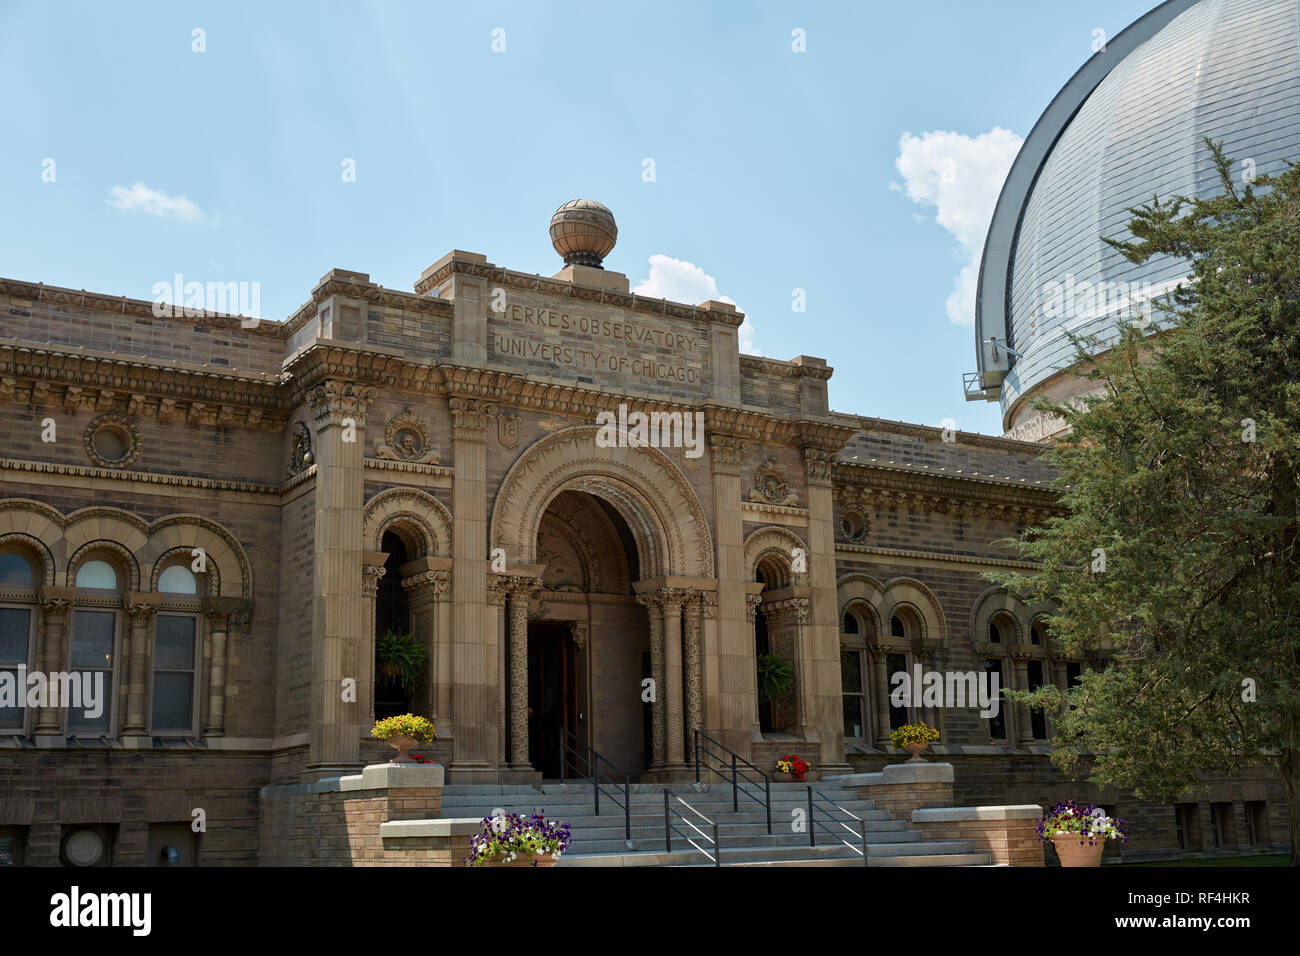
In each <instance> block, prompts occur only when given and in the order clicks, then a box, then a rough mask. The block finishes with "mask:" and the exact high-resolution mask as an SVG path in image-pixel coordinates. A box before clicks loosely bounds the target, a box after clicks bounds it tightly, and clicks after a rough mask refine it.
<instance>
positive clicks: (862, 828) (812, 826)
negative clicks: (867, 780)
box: [808, 784, 868, 866]
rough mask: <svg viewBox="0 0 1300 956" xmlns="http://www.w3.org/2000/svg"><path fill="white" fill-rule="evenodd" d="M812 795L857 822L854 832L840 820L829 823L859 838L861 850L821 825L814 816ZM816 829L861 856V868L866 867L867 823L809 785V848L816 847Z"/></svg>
mask: <svg viewBox="0 0 1300 956" xmlns="http://www.w3.org/2000/svg"><path fill="white" fill-rule="evenodd" d="M814 794H816V796H817V797H820V798H821V799H822V800H823V801H824V802H825V803H829V804H830V805H831V806H832V807H834V808H835V809H836V810H839V811H840V812H841V813H845V814H848V815H849V816H850V817H852V818H853V819H854V820H856V821H857V822H858V826H857V829H856V830H855V829H854V828H853V827H851V826H849V825H848V824H847V823H845V822H844V821H842V820H840V821H836V820H831V821H830V822H831V823H838V824H839V825H840V826H841V827H843V828H844V829H845V830H848V831H849V832H850V833H852V834H853V835H854V836H858V837H860V838H861V841H862V849H860V850H859V849H858V848H857V847H856V846H854V845H853V844H852V843H850V842H849V841H848V840H846V839H844V837H843V836H840V834H839V833H838V832H836V831H835V830H834V829H833V828H832V827H830V826H827V825H826V824H825V823H822V822H821V821H820V820H818V819H817V815H816V814H817V806H816V803H815V802H814V796H813V795H814ZM828 819H829V814H828ZM818 827H821V828H822V829H823V830H825V831H826V832H827V833H829V834H830V835H831V836H833V837H836V838H838V839H839V841H840V842H841V843H843V844H844V845H845V846H846V847H848V848H849V849H850V850H852V851H853V852H854V853H858V854H861V856H862V865H863V866H867V865H868V864H867V856H868V854H867V821H865V820H863V819H862V818H861V817H860V816H858V815H857V814H856V813H854V812H853V811H852V810H846V809H845V808H844V807H842V806H840V805H839V804H838V803H836V802H835V801H834V800H832V799H831V798H830V797H828V796H826V794H824V793H822V792H821V791H820V790H818V789H817V788H816V787H814V786H813V785H812V784H809V785H808V845H809V846H816V845H817V828H818Z"/></svg>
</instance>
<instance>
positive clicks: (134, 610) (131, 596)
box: [122, 592, 225, 738]
mask: <svg viewBox="0 0 1300 956" xmlns="http://www.w3.org/2000/svg"><path fill="white" fill-rule="evenodd" d="M161 602H162V596H161V595H158V594H138V593H135V592H127V594H126V595H125V596H124V598H123V601H122V603H123V605H124V606H125V607H126V617H127V621H128V622H129V625H128V640H127V641H126V644H127V646H128V648H129V649H128V651H127V659H126V673H124V674H123V675H122V676H123V678H124V680H123V687H124V689H125V691H126V694H125V697H126V701H125V703H126V706H125V707H124V708H123V710H124V711H125V716H126V720H125V723H124V724H123V725H122V737H123V738H126V737H144V736H146V735H147V733H148V730H147V728H148V723H147V721H148V715H147V713H146V711H145V707H146V703H145V690H146V688H147V687H148V686H149V685H148V680H149V664H148V662H149V628H150V625H152V624H153V620H154V615H155V614H156V613H157V612H158V605H159V604H160V603H161ZM222 637H223V639H224V637H225V635H224V633H223V634H222ZM223 643H224V640H223ZM222 654H223V655H224V654H225V649H224V647H223V649H222ZM209 672H211V665H209ZM195 690H196V691H197V688H195Z"/></svg>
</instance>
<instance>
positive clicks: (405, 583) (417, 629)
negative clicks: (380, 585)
mask: <svg viewBox="0 0 1300 956" xmlns="http://www.w3.org/2000/svg"><path fill="white" fill-rule="evenodd" d="M412 563H414V564H420V563H421V562H420V561H416V562H408V564H405V565H403V566H402V567H401V568H399V569H398V570H399V571H403V572H406V569H407V568H408V567H409V566H410V564H412ZM450 586H451V572H449V571H440V570H433V569H427V568H426V569H422V570H421V569H415V570H412V571H411V572H409V573H404V576H403V577H402V589H403V590H404V591H406V594H407V599H408V601H409V604H410V608H411V633H412V635H413V636H414V637H415V639H416V640H417V641H419V642H421V643H422V644H424V647H425V654H426V657H425V672H424V673H425V690H426V695H425V699H424V702H423V710H424V713H426V714H428V715H429V717H430V718H431V719H432V718H434V716H435V715H437V714H440V713H441V711H442V701H441V700H440V699H439V697H438V670H439V663H440V662H439V660H438V631H439V627H438V611H439V607H440V605H441V604H442V602H443V601H444V600H445V599H446V597H447V591H448V589H449V587H450ZM434 726H435V727H436V726H437V721H436V720H435V721H434Z"/></svg>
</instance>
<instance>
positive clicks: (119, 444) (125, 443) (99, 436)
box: [90, 425, 131, 462]
mask: <svg viewBox="0 0 1300 956" xmlns="http://www.w3.org/2000/svg"><path fill="white" fill-rule="evenodd" d="M90 441H91V444H92V445H93V446H94V448H95V452H96V453H97V454H98V455H99V457H100V458H103V459H104V460H105V461H112V462H118V461H121V460H122V459H123V458H125V457H126V453H127V452H128V451H130V450H131V442H130V439H129V438H128V437H127V434H126V432H124V431H122V429H120V428H118V427H117V426H116V425H105V426H104V427H103V428H101V429H100V430H99V431H97V432H95V435H94V437H93V438H91V440H90Z"/></svg>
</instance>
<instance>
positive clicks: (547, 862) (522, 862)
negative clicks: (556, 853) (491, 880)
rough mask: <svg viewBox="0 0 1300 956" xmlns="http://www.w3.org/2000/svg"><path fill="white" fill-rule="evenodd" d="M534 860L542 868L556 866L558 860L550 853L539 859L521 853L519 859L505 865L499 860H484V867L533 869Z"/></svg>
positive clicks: (516, 858)
mask: <svg viewBox="0 0 1300 956" xmlns="http://www.w3.org/2000/svg"><path fill="white" fill-rule="evenodd" d="M534 859H536V860H537V865H538V866H539V867H542V866H555V863H556V859H555V857H553V856H551V855H550V854H548V853H544V854H542V855H541V856H539V857H533V856H532V855H531V854H527V853H520V854H519V855H518V856H517V857H515V858H514V859H513V860H511V861H510V862H509V863H505V862H502V861H498V860H484V861H483V865H484V866H528V867H531V866H532V865H533V860H534Z"/></svg>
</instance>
